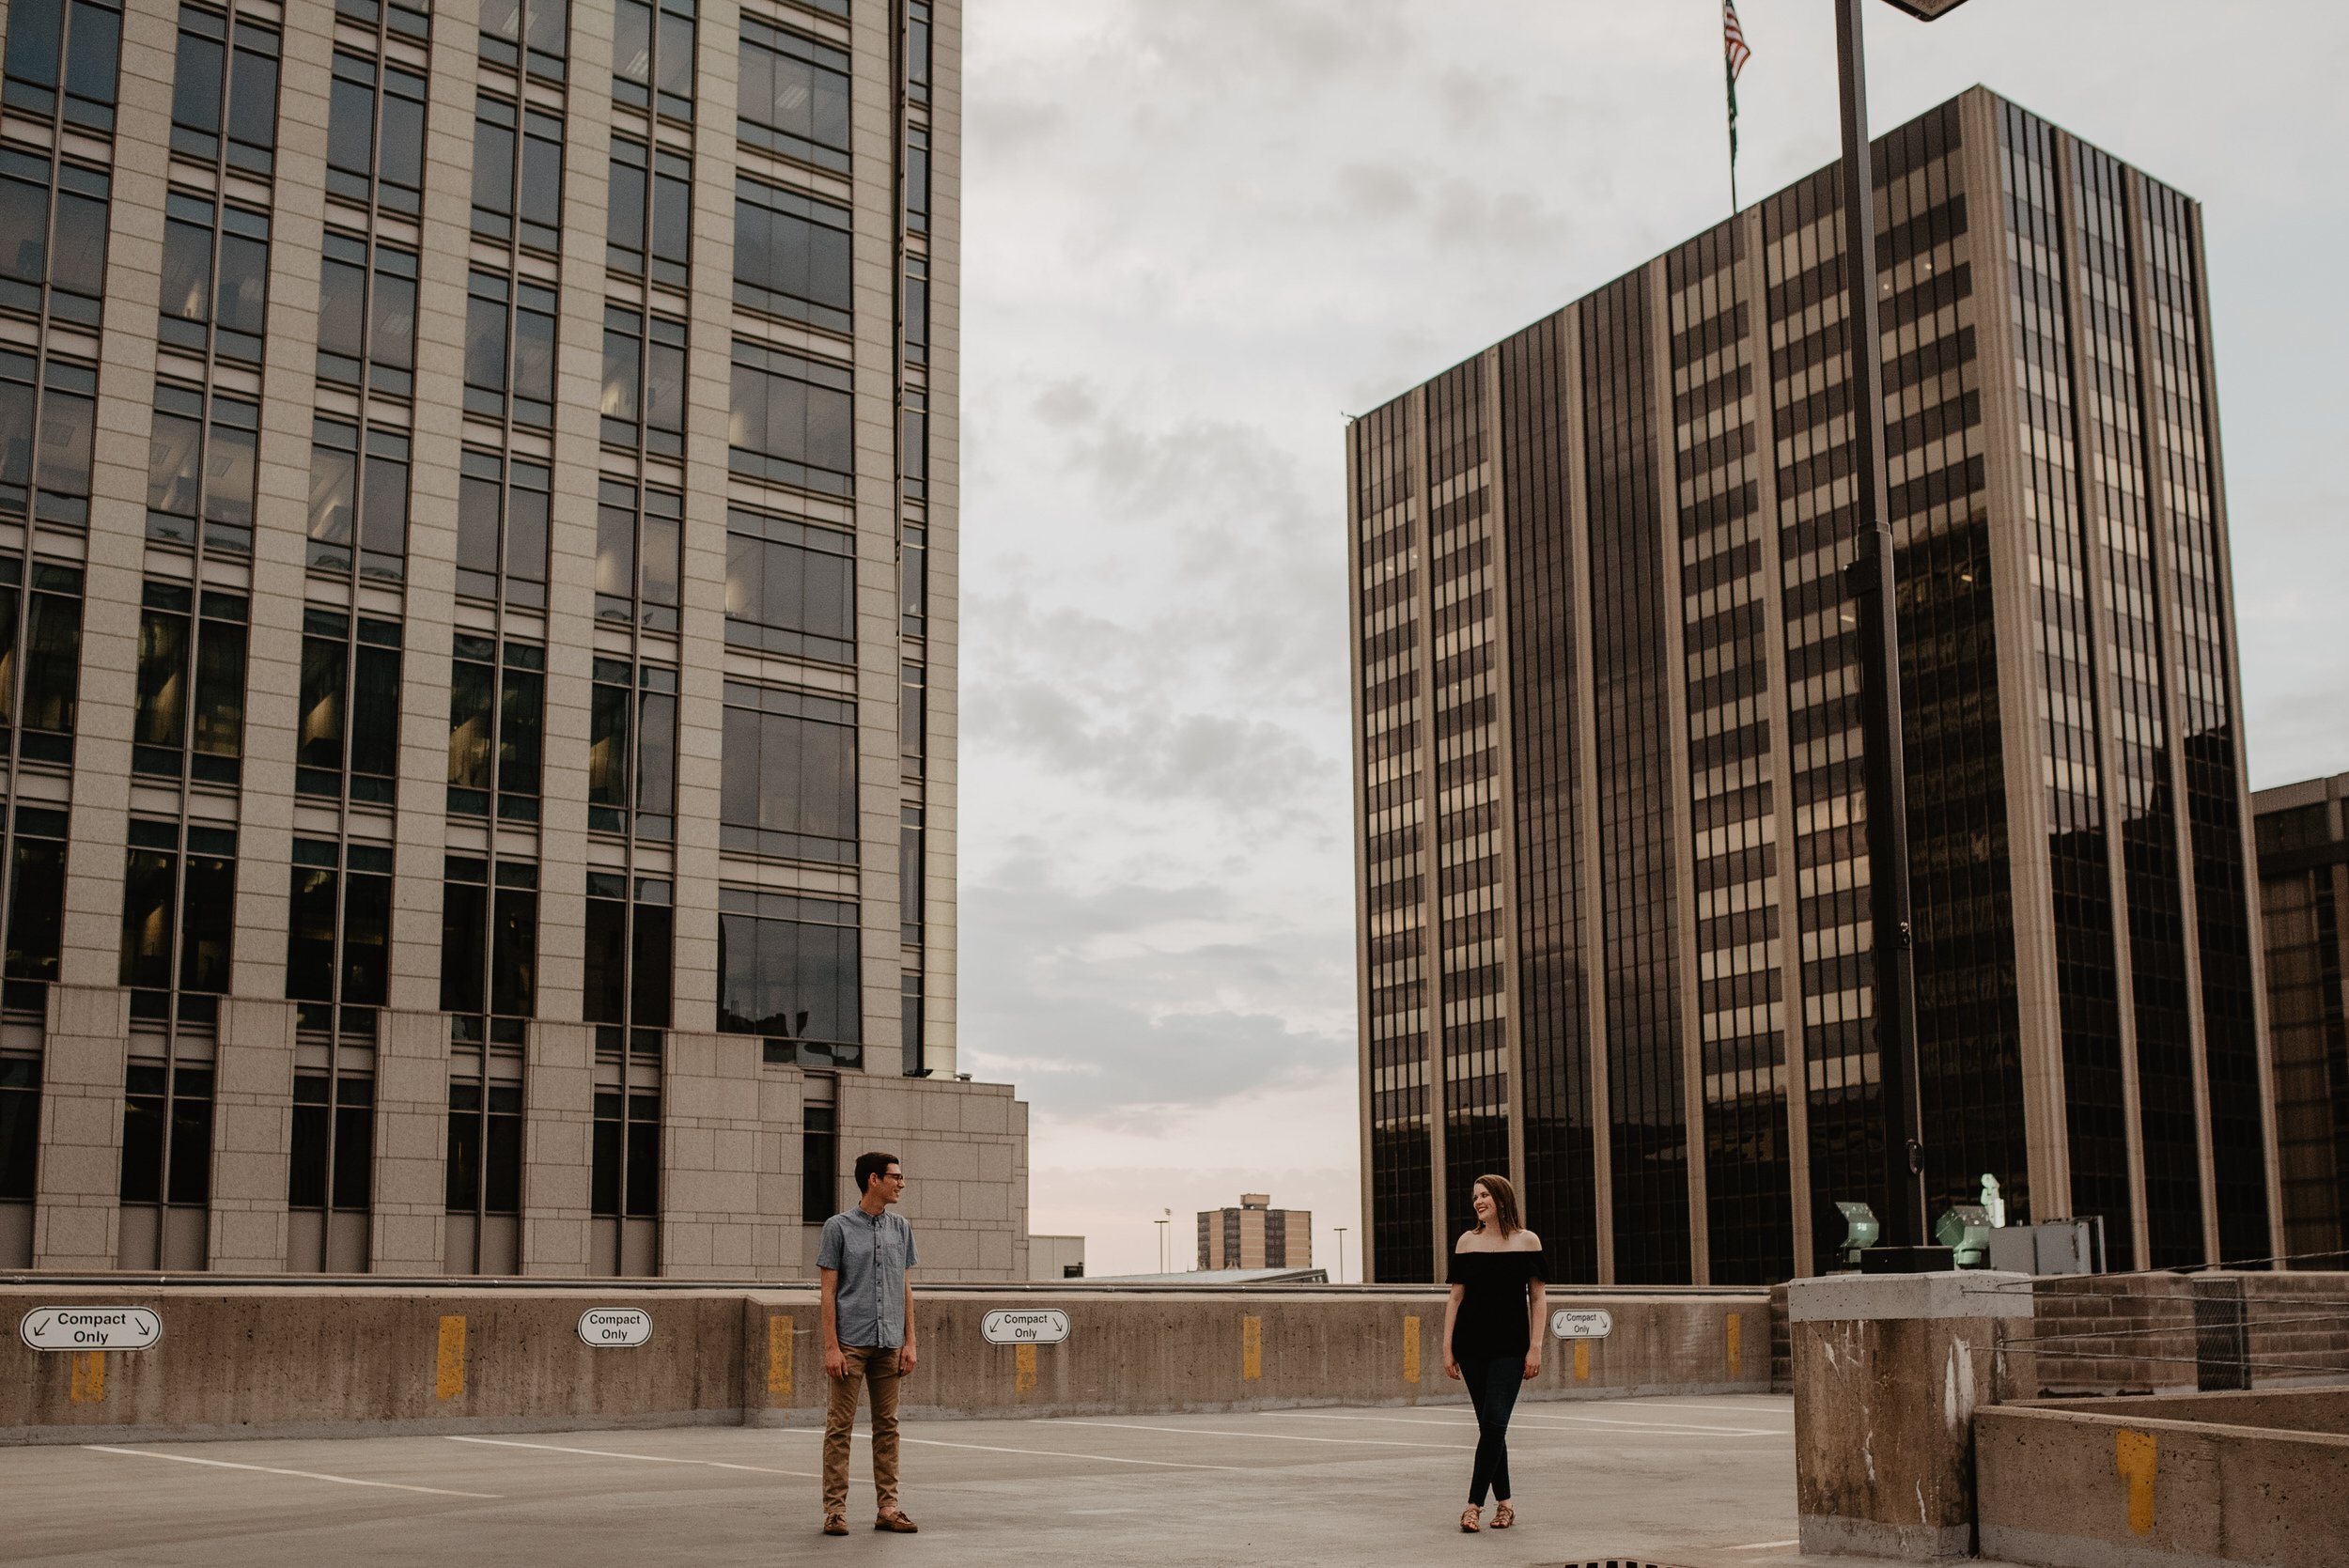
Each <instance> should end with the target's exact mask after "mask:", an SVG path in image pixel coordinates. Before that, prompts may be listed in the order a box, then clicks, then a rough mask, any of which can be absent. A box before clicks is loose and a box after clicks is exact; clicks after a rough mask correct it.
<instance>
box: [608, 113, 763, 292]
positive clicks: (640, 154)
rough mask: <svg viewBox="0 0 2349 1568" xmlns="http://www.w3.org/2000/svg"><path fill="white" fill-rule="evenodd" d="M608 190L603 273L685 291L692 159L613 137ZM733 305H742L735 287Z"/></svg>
mask: <svg viewBox="0 0 2349 1568" xmlns="http://www.w3.org/2000/svg"><path fill="white" fill-rule="evenodd" d="M738 187H739V182H738ZM609 192H610V194H609V196H608V197H607V205H606V207H605V225H604V268H605V271H607V272H614V273H617V274H619V275H621V276H623V277H630V278H646V279H648V280H649V281H651V282H652V283H654V284H656V285H658V286H660V287H665V288H677V289H682V288H684V287H687V286H688V285H689V284H690V283H691V281H692V259H693V256H692V250H693V246H692V241H693V160H692V158H691V157H690V156H689V155H687V154H686V153H683V152H680V151H678V150H677V149H676V148H674V147H659V146H651V145H648V144H646V143H644V142H640V141H637V140H634V139H633V138H631V137H628V136H614V137H613V138H612V179H611V184H610V187H609ZM736 303H742V302H741V298H740V289H739V287H738V288H737V290H736Z"/></svg>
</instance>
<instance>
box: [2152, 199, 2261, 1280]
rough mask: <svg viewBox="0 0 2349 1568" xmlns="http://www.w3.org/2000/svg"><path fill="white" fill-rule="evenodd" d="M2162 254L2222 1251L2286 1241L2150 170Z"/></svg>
mask: <svg viewBox="0 0 2349 1568" xmlns="http://www.w3.org/2000/svg"><path fill="white" fill-rule="evenodd" d="M2145 191H2146V193H2147V195H2148V198H2149V199H2148V202H2147V213H2146V218H2147V230H2148V233H2149V236H2151V237H2152V239H2153V242H2152V243H2151V244H2150V245H2149V246H2148V250H2149V252H2150V257H2149V259H2150V258H2158V260H2159V263H2160V264H2159V265H2158V266H2157V267H2155V268H2154V269H2153V270H2152V276H2153V279H2154V284H2155V292H2156V294H2157V295H2158V296H2159V297H2160V303H2161V306H2162V308H2161V309H2160V310H2159V311H2158V312H2157V313H2156V317H2155V319H2156V320H2157V321H2160V322H2163V323H2165V324H2166V325H2167V326H2168V327H2169V329H2170V330H2169V331H2167V332H2166V333H2162V334H2158V335H2157V336H2156V342H2157V343H2158V344H2159V345H2160V350H2161V352H2162V354H2163V357H2164V361H2165V365H2166V366H2167V368H2168V371H2169V374H2168V375H2167V376H2166V377H2165V378H2164V383H2165V387H2166V390H2167V396H2168V399H2169V401H2170V405H2171V406H2170V410H2169V411H2168V413H2167V417H2165V418H2164V419H2163V420H2162V421H2160V422H2159V426H2160V431H2161V435H2162V437H2163V444H2164V445H2165V447H2167V448H2168V451H2167V453H2166V454H2165V458H2166V467H2167V469H2168V471H2169V474H2170V485H2169V493H2170V497H2171V499H2172V510H2171V514H2170V533H2171V539H2172V561H2173V566H2172V574H2173V577H2174V579H2175V582H2176V589H2177V598H2178V601H2179V618H2180V626H2179V630H2180V633H2181V636H2180V639H2179V643H2180V646H2179V655H2180V659H2179V662H2180V664H2181V669H2180V671H2179V675H2178V682H2179V690H2180V691H2181V692H2182V693H2183V694H2184V696H2185V699H2186V700H2185V703H2184V707H2185V711H2186V725H2185V727H2184V728H2183V730H2182V731H2181V746H2182V755H2183V758H2184V761H2185V768H2184V773H2185V777H2186V823H2187V830H2188V845H2189V848H2190V852H2191V856H2192V861H2193V871H2194V893H2195V919H2196V926H2197V930H2196V933H2195V938H2196V942H2197V945H2198V947H2199V949H2200V954H2201V988H2202V995H2201V1006H2202V1019H2203V1026H2202V1027H2203V1040H2204V1058H2205V1061H2206V1063H2207V1067H2208V1072H2207V1077H2208V1081H2209V1085H2210V1118H2211V1138H2212V1147H2213V1151H2214V1170H2213V1172H2212V1177H2213V1181H2214V1184H2215V1186H2216V1187H2217V1208H2218V1255H2219V1256H2220V1257H2221V1258H2255V1257H2263V1256H2265V1255H2266V1254H2267V1253H2268V1252H2270V1251H2272V1250H2273V1248H2272V1246H2271V1245H2270V1242H2269V1233H2268V1225H2267V1204H2266V1158H2265V1155H2264V1153H2263V1150H2264V1138H2263V1129H2262V1116H2261V1100H2262V1097H2263V1094H2265V1093H2266V1090H2265V1087H2264V1085H2263V1074H2262V1072H2261V1069H2260V1063H2259V1053H2258V1043H2257V1040H2256V1037H2255V1017H2256V1015H2255V1014H2254V1012H2253V999H2252V978H2251V976H2252V972H2253V971H2252V968H2251V957H2250V945H2251V940H2252V934H2251V917H2250V910H2249V907H2248V893H2247V891H2246V889H2247V874H2248V868H2247V866H2246V865H2245V863H2244V859H2243V847H2242V846H2243V835H2242V820H2241V817H2240V815H2239V813H2240V810H2241V807H2240V800H2241V798H2242V780H2241V778H2240V776H2239V774H2238V771H2237V768H2236V753H2235V731H2234V716H2233V713H2232V704H2233V679H2232V672H2231V671H2230V669H2229V667H2228V657H2227V635H2228V633H2227V609H2226V603H2227V601H2226V596H2225V589H2224V586H2223V575H2224V574H2223V571H2222V569H2221V567H2220V561H2221V557H2222V551H2223V549H2224V545H2223V542H2222V539H2221V536H2220V533H2219V519H2218V505H2217V493H2216V489H2215V487H2214V486H2213V484H2212V476H2211V470H2210V449H2211V446H2212V445H2213V444H2215V438H2214V436H2213V434H2212V432H2211V431H2210V429H2209V427H2208V425H2207V421H2208V418H2209V414H2208V401H2207V398H2206V396H2205V394H2204V392H2203V382H2204V377H2205V375H2206V374H2207V368H2206V366H2205V365H2204V363H2203V360H2202V356H2201V319H2200V308H2201V282H2200V280H2199V279H2198V278H2195V277H2194V276H2192V268H2193V258H2194V256H2195V255H2196V246H2195V242H2194V241H2195V236H2194V232H2193V219H2192V216H2191V213H2190V210H2189V205H2188V203H2187V202H2186V199H2185V198H2184V197H2182V196H2180V195H2179V194H2177V193H2175V192H2173V191H2170V190H2169V189H2168V188H2167V187H2165V186H2162V185H2159V184H2157V183H2155V181H2152V180H2147V181H2145Z"/></svg>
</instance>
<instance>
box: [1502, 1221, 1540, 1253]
mask: <svg viewBox="0 0 2349 1568" xmlns="http://www.w3.org/2000/svg"><path fill="white" fill-rule="evenodd" d="M1509 1250H1510V1251H1512V1252H1538V1251H1540V1250H1542V1238H1541V1237H1540V1236H1537V1235H1535V1234H1533V1233H1532V1232H1531V1231H1529V1230H1526V1229H1524V1228H1522V1227H1520V1228H1519V1229H1518V1231H1517V1234H1515V1235H1513V1236H1511V1237H1510V1238H1509Z"/></svg>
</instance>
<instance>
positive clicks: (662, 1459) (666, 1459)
mask: <svg viewBox="0 0 2349 1568" xmlns="http://www.w3.org/2000/svg"><path fill="white" fill-rule="evenodd" d="M449 1441H450V1442H452V1443H480V1444H482V1445H483V1446H485V1447H488V1448H501V1449H538V1450H540V1451H542V1452H547V1453H582V1454H586V1455H588V1456H589V1457H590V1458H595V1459H634V1460H637V1461H639V1462H640V1463H643V1464H646V1465H706V1466H708V1467H709V1468H711V1469H713V1470H750V1471H754V1473H756V1474H759V1475H787V1476H794V1477H797V1478H798V1479H799V1480H801V1481H820V1480H822V1479H823V1476H822V1475H821V1473H820V1472H818V1471H816V1470H779V1469H776V1468H774V1467H772V1466H769V1465H737V1464H735V1463H733V1462H732V1461H730V1460H724V1459H677V1458H672V1457H670V1456H669V1455H667V1454H661V1453H621V1452H617V1451H616V1450H614V1449H581V1448H566V1447H565V1446H564V1445H563V1444H561V1443H524V1442H518V1441H516V1440H515V1439H513V1438H511V1437H454V1436H453V1437H450V1438H449ZM850 1479H852V1480H856V1481H870V1480H872V1477H870V1476H855V1477H851V1478H850Z"/></svg>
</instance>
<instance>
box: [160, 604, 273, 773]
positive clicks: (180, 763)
mask: <svg viewBox="0 0 2349 1568" xmlns="http://www.w3.org/2000/svg"><path fill="white" fill-rule="evenodd" d="M248 619H249V616H248V604H247V600H246V598H245V596H243V595H242V594H234V593H227V592H225V591H222V590H220V589H214V588H203V587H198V586H195V585H194V584H190V583H182V582H148V583H147V584H146V586H145V588H144V590H143V591H142V594H141V609H140V613H139V649H138V688H137V696H136V700H135V705H134V710H133V715H132V747H131V769H132V772H134V773H139V774H143V775H146V776H148V777H162V778H168V779H170V780H172V781H173V782H174V783H177V784H180V785H182V786H183V787H184V786H186V785H189V784H214V785H224V786H228V787H232V788H233V787H234V786H235V785H237V784H239V783H241V780H242V778H243V755H244V702H245V654H246V644H247V641H248V630H247V621H248Z"/></svg>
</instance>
